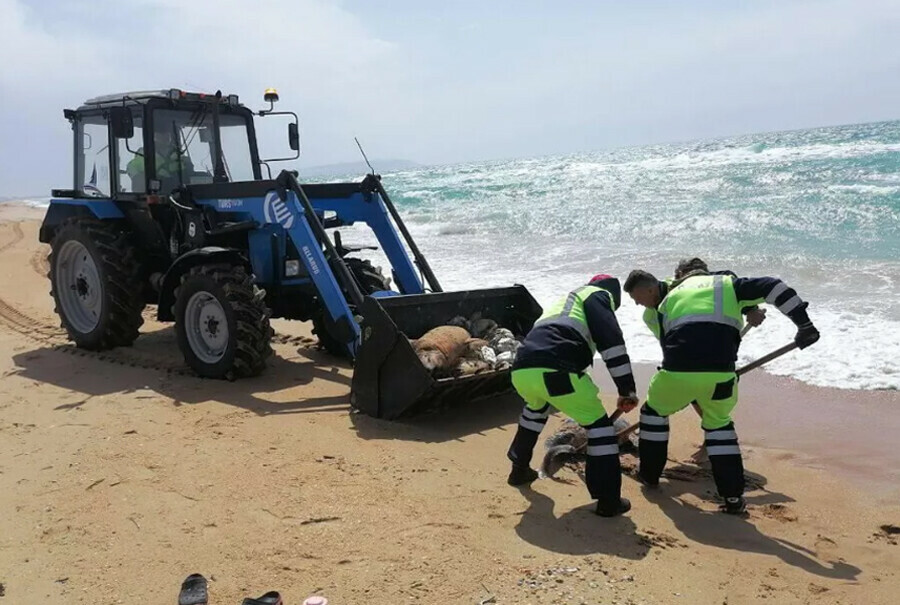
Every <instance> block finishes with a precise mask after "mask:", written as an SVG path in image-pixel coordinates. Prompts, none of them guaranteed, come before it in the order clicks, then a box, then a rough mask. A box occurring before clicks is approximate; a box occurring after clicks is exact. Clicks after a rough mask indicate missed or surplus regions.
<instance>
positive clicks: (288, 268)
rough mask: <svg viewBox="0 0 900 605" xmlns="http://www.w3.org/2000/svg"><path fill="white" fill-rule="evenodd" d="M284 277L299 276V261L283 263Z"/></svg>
mask: <svg viewBox="0 0 900 605" xmlns="http://www.w3.org/2000/svg"><path fill="white" fill-rule="evenodd" d="M284 275H285V277H297V276H298V275H300V261H298V260H286V261H284Z"/></svg>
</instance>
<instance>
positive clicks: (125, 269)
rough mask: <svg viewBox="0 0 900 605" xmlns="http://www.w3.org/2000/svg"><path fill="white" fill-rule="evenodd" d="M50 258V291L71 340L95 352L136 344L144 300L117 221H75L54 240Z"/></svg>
mask: <svg viewBox="0 0 900 605" xmlns="http://www.w3.org/2000/svg"><path fill="white" fill-rule="evenodd" d="M49 261H50V274H49V276H48V277H49V278H50V285H51V291H50V294H51V295H52V296H53V300H54V302H55V303H56V313H57V314H58V315H59V318H60V320H61V322H62V327H63V328H65V330H66V332H67V333H68V335H69V339H70V340H72V341H74V342H75V344H76V345H77V346H79V347H81V348H83V349H90V350H93V351H101V350H104V349H111V348H113V347H125V346H129V345H131V344H132V343H134V341H135V339H137V337H138V330H139V328H140V327H141V325H142V324H143V323H144V318H143V317H142V316H141V312H142V311H143V309H144V300H143V296H142V284H141V277H140V264H139V263H138V259H137V251H136V248H135V247H134V245H133V244H132V243H131V242H130V240H129V234H128V232H127V231H124V230H123V229H122V228H121V226H120V225H119V224H117V223H113V222H106V221H99V220H97V219H93V218H83V217H79V218H72V219H69V220H67V221H65V222H64V223H63V224H62V225H61V226H60V228H59V230H58V231H57V232H56V235H55V236H54V238H53V241H52V242H51V243H50V258H49Z"/></svg>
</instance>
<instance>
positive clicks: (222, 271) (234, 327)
mask: <svg viewBox="0 0 900 605" xmlns="http://www.w3.org/2000/svg"><path fill="white" fill-rule="evenodd" d="M264 295H265V293H264V292H263V291H262V290H260V289H259V288H257V287H256V286H255V285H254V284H253V278H252V276H251V275H250V274H249V273H247V270H246V269H245V268H244V267H243V266H240V265H228V264H209V265H200V266H197V267H194V268H192V269H191V270H190V271H188V272H187V273H186V274H185V275H183V276H182V278H181V285H180V286H179V287H178V288H177V290H176V291H175V333H176V335H177V337H178V346H179V348H181V352H182V354H183V355H184V360H185V362H186V363H187V364H188V365H189V366H190V367H191V368H192V369H193V370H194V371H195V372H197V374H199V375H200V376H203V377H205V378H225V379H228V380H234V379H236V378H245V377H248V376H256V375H257V374H259V373H260V372H262V371H263V369H264V368H265V367H266V359H267V358H268V357H269V356H270V355H271V354H272V345H271V340H272V328H271V327H270V325H269V311H268V309H267V308H266V305H265V303H264V301H263V298H264Z"/></svg>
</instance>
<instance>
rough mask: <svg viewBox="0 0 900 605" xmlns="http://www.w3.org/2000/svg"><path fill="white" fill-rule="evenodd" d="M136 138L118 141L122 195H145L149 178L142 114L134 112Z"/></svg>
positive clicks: (120, 189) (132, 117) (132, 114)
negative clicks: (145, 170)
mask: <svg viewBox="0 0 900 605" xmlns="http://www.w3.org/2000/svg"><path fill="white" fill-rule="evenodd" d="M131 119H132V121H133V123H134V136H132V137H131V138H130V139H116V141H117V144H118V146H119V148H118V151H119V153H118V158H119V191H120V192H122V193H144V192H145V191H146V190H147V178H146V175H145V172H144V128H143V126H144V124H143V116H142V112H140V111H138V110H133V111H132V112H131Z"/></svg>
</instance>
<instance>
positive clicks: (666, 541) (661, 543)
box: [637, 529, 687, 548]
mask: <svg viewBox="0 0 900 605" xmlns="http://www.w3.org/2000/svg"><path fill="white" fill-rule="evenodd" d="M637 537H638V543H639V544H641V545H643V546H646V547H647V548H653V547H657V548H675V547H680V548H687V544H684V543H682V542H681V540H679V539H678V538H676V537H674V536H670V535H669V534H667V533H663V532H657V531H654V530H652V529H648V530H647V531H646V533H643V534H637Z"/></svg>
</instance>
